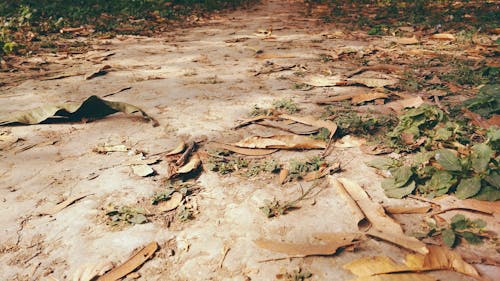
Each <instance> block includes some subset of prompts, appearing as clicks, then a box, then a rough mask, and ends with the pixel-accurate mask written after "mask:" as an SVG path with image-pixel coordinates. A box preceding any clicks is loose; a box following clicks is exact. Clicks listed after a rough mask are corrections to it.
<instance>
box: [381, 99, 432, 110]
mask: <svg viewBox="0 0 500 281" xmlns="http://www.w3.org/2000/svg"><path fill="white" fill-rule="evenodd" d="M422 104H424V100H423V99H422V98H421V97H420V96H417V97H411V98H405V99H402V100H397V101H393V102H390V103H387V104H386V106H387V107H389V108H392V109H393V110H394V111H395V112H396V113H398V114H400V113H402V112H403V109H405V108H408V107H419V106H421V105H422Z"/></svg>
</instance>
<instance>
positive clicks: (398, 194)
mask: <svg viewBox="0 0 500 281" xmlns="http://www.w3.org/2000/svg"><path fill="white" fill-rule="evenodd" d="M413 190H415V182H414V181H411V182H410V183H409V184H408V185H406V186H403V187H395V188H389V189H385V195H387V197H389V198H399V199H401V198H403V197H405V196H406V195H409V194H411V193H412V192H413Z"/></svg>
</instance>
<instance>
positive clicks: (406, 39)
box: [392, 36, 419, 45]
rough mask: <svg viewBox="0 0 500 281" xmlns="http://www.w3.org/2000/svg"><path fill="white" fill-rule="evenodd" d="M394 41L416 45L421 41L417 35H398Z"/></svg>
mask: <svg viewBox="0 0 500 281" xmlns="http://www.w3.org/2000/svg"><path fill="white" fill-rule="evenodd" d="M392 41H393V42H396V43H397V44H401V45H415V44H418V43H419V41H418V39H417V37H416V36H413V37H398V38H394V39H393V40H392Z"/></svg>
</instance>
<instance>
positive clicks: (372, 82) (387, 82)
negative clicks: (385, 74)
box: [339, 77, 399, 88]
mask: <svg viewBox="0 0 500 281" xmlns="http://www.w3.org/2000/svg"><path fill="white" fill-rule="evenodd" d="M345 82H346V83H345V85H342V86H351V85H356V84H361V85H364V86H366V87H368V88H383V87H387V86H393V85H396V84H397V83H399V79H396V78H387V79H383V78H365V77H357V78H350V79H347V80H345ZM339 86H340V85H339Z"/></svg>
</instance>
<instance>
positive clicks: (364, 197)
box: [330, 178, 428, 254]
mask: <svg viewBox="0 0 500 281" xmlns="http://www.w3.org/2000/svg"><path fill="white" fill-rule="evenodd" d="M332 181H339V182H340V184H335V186H336V187H337V188H344V189H345V191H346V192H347V193H348V194H349V196H350V198H351V199H352V200H353V201H354V202H355V203H356V204H357V206H358V208H359V209H360V210H361V212H362V213H363V214H364V216H365V217H366V218H367V219H368V221H369V222H370V223H371V225H372V227H371V228H370V229H368V231H367V234H369V235H371V236H375V237H378V238H380V239H383V240H386V241H389V242H392V243H394V244H397V245H399V246H401V247H403V248H406V249H409V250H412V251H415V252H417V253H422V254H426V253H427V252H428V250H427V248H426V246H425V244H424V243H422V242H420V241H419V240H418V239H416V238H415V237H410V236H406V235H405V234H404V232H403V229H402V228H401V225H400V224H398V223H397V222H396V221H394V220H393V219H392V218H390V217H389V216H387V214H386V213H385V210H384V208H383V207H382V205H380V204H378V203H376V202H374V201H372V200H371V199H370V198H369V197H368V194H367V193H366V192H365V191H364V190H363V188H361V186H359V185H358V184H356V183H354V182H352V181H350V180H348V179H345V178H339V179H334V178H330V182H332ZM348 205H349V206H353V204H352V203H348Z"/></svg>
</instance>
